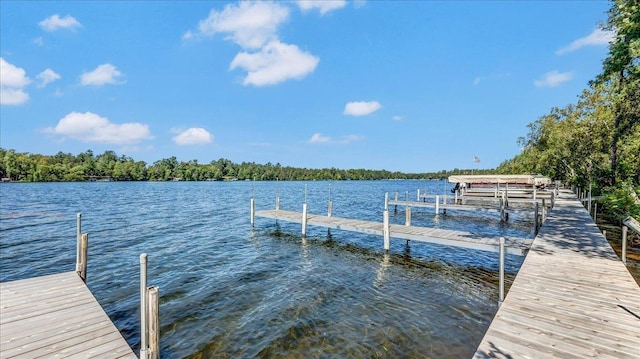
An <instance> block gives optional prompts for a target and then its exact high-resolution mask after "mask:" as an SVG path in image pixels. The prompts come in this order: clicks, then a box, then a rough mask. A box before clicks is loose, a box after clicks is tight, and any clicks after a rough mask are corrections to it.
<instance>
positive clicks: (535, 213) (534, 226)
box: [533, 201, 540, 236]
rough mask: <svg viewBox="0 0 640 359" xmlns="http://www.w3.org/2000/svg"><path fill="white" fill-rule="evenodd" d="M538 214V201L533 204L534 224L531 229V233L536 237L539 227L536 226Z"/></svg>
mask: <svg viewBox="0 0 640 359" xmlns="http://www.w3.org/2000/svg"><path fill="white" fill-rule="evenodd" d="M538 213H539V209H538V201H536V202H535V203H534V204H533V222H534V224H533V228H534V230H533V233H534V235H536V236H537V235H538V230H539V229H540V226H539V224H538Z"/></svg>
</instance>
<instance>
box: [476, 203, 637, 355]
mask: <svg viewBox="0 0 640 359" xmlns="http://www.w3.org/2000/svg"><path fill="white" fill-rule="evenodd" d="M474 358H536V359H537V358H617V359H622V358H634V359H637V358H640V287H638V285H637V284H636V282H635V281H634V279H633V277H632V276H631V274H630V273H629V272H628V271H627V269H626V268H625V266H624V265H623V264H622V262H621V261H620V259H619V258H618V256H617V255H616V254H615V252H614V251H613V249H612V248H611V246H610V245H609V243H608V242H607V240H606V239H605V238H604V236H603V235H602V234H601V233H600V231H599V230H598V227H597V226H596V225H595V224H594V223H593V220H592V219H591V218H590V217H589V214H588V213H587V211H586V210H585V209H584V207H583V206H582V205H581V204H580V202H579V201H578V200H577V199H576V198H575V196H574V195H573V194H570V193H568V192H564V193H562V194H561V196H560V198H558V200H557V201H556V206H555V207H554V209H553V211H551V212H549V215H548V217H547V221H546V222H545V224H544V226H543V227H542V229H541V231H540V233H539V234H538V236H537V237H536V238H535V240H534V241H533V244H532V245H531V248H530V250H529V253H528V254H527V257H526V258H525V260H524V263H523V264H522V267H521V268H520V271H519V272H518V275H517V276H516V279H515V280H514V282H513V284H512V286H511V288H510V290H509V293H508V295H507V296H506V298H505V300H504V302H503V304H502V306H501V307H500V308H499V309H498V312H497V313H496V316H495V317H494V319H493V321H492V323H491V325H490V327H489V329H488V330H487V332H486V333H485V336H484V338H483V339H482V342H481V343H480V345H479V346H478V349H477V351H476V353H475V355H474Z"/></svg>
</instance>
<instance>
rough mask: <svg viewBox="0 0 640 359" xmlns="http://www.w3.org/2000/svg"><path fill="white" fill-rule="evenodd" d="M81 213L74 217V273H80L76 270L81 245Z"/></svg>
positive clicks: (78, 269)
mask: <svg viewBox="0 0 640 359" xmlns="http://www.w3.org/2000/svg"><path fill="white" fill-rule="evenodd" d="M81 241H82V213H78V214H77V215H76V272H79V271H80V268H78V265H77V263H78V259H79V258H80V247H81V246H82V244H81V243H80V242H81Z"/></svg>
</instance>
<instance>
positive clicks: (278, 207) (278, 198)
mask: <svg viewBox="0 0 640 359" xmlns="http://www.w3.org/2000/svg"><path fill="white" fill-rule="evenodd" d="M279 210H280V197H276V211H279Z"/></svg>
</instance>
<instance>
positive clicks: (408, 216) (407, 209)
mask: <svg viewBox="0 0 640 359" xmlns="http://www.w3.org/2000/svg"><path fill="white" fill-rule="evenodd" d="M404 212H405V220H404V225H405V226H407V227H408V226H410V225H411V207H409V206H406V207H405V208H404Z"/></svg>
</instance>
